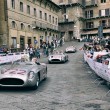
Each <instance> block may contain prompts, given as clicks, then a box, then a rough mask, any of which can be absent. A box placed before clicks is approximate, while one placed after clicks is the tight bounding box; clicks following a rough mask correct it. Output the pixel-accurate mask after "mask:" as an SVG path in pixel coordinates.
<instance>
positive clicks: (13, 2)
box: [11, 0, 15, 9]
mask: <svg viewBox="0 0 110 110" xmlns="http://www.w3.org/2000/svg"><path fill="white" fill-rule="evenodd" d="M11 6H12V8H13V9H15V0H11Z"/></svg>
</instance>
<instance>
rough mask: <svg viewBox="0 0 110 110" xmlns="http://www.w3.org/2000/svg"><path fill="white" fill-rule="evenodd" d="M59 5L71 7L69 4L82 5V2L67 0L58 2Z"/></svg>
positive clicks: (79, 0) (80, 0)
mask: <svg viewBox="0 0 110 110" xmlns="http://www.w3.org/2000/svg"><path fill="white" fill-rule="evenodd" d="M59 6H60V7H71V6H81V7H83V6H84V5H83V2H82V0H72V1H69V2H62V3H59Z"/></svg>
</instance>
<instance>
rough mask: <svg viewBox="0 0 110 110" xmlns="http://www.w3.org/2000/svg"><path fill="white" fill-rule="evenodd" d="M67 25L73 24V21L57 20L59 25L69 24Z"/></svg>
mask: <svg viewBox="0 0 110 110" xmlns="http://www.w3.org/2000/svg"><path fill="white" fill-rule="evenodd" d="M69 23H74V20H73V19H62V20H59V24H69Z"/></svg>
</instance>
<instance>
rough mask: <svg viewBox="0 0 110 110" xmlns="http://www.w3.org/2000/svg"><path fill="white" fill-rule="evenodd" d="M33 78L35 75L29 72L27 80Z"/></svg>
mask: <svg viewBox="0 0 110 110" xmlns="http://www.w3.org/2000/svg"><path fill="white" fill-rule="evenodd" d="M34 77H35V74H34V72H33V71H30V72H29V74H28V78H29V79H33V78H34Z"/></svg>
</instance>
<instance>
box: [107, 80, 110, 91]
mask: <svg viewBox="0 0 110 110" xmlns="http://www.w3.org/2000/svg"><path fill="white" fill-rule="evenodd" d="M107 87H108V88H109V89H110V82H108V81H107Z"/></svg>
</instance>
